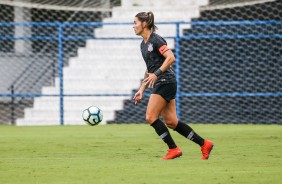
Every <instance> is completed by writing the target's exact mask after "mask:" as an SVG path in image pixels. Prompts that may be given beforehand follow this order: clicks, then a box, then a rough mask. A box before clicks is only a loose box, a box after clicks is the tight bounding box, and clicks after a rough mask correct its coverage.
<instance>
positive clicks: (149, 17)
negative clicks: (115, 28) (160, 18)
mask: <svg viewBox="0 0 282 184" xmlns="http://www.w3.org/2000/svg"><path fill="white" fill-rule="evenodd" d="M135 17H137V18H138V19H139V20H140V21H141V22H147V27H148V28H149V29H150V30H151V31H152V32H155V31H156V30H157V29H158V28H157V26H156V25H155V22H154V14H153V12H147V13H146V12H140V13H137V15H136V16H135Z"/></svg>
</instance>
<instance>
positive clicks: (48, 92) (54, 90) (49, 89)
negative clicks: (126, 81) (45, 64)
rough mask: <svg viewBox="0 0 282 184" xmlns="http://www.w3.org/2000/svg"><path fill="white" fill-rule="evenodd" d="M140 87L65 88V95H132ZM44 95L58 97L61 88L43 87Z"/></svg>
mask: <svg viewBox="0 0 282 184" xmlns="http://www.w3.org/2000/svg"><path fill="white" fill-rule="evenodd" d="M139 87H140V86H138V84H136V86H134V87H133V88H132V89H121V88H118V87H114V88H110V89H104V88H103V89H101V88H95V89H93V88H92V87H89V86H85V87H83V88H77V87H73V88H65V89H64V93H65V94H79V95H82V94H86V95H87V94H99V95H107V96H108V95H112V94H120V95H123V94H131V93H132V90H133V89H138V88H139ZM42 93H43V94H46V95H58V94H60V90H59V88H55V87H43V88H42Z"/></svg>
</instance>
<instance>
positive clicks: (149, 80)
mask: <svg viewBox="0 0 282 184" xmlns="http://www.w3.org/2000/svg"><path fill="white" fill-rule="evenodd" d="M146 74H147V75H148V77H147V78H145V79H144V80H143V82H144V83H145V84H146V85H147V86H148V87H149V88H153V87H154V84H155V82H156V80H157V78H158V77H157V76H156V75H155V74H154V73H146Z"/></svg>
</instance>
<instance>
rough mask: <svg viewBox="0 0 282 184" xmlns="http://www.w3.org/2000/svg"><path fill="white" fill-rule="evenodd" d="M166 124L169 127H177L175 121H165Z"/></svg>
mask: <svg viewBox="0 0 282 184" xmlns="http://www.w3.org/2000/svg"><path fill="white" fill-rule="evenodd" d="M165 124H166V126H167V127H168V128H171V129H175V128H176V123H174V122H173V121H169V122H165Z"/></svg>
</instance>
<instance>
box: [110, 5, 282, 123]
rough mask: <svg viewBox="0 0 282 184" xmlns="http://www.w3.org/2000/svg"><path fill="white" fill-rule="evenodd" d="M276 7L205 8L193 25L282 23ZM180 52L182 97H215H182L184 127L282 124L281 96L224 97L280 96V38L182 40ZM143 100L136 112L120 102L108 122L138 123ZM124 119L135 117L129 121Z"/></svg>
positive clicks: (224, 29)
mask: <svg viewBox="0 0 282 184" xmlns="http://www.w3.org/2000/svg"><path fill="white" fill-rule="evenodd" d="M225 3H226V2H225ZM281 6H282V2H281V1H275V2H266V3H261V4H254V5H246V6H239V7H233V6H231V7H227V8H224V9H213V8H212V10H208V9H209V7H208V6H207V7H205V8H203V9H206V10H203V11H201V16H200V18H198V19H194V21H199V20H200V21H221V20H229V21H235V20H281V19H282V14H281V12H277V10H279V9H280V10H281V9H282V7H281ZM273 7H277V8H278V9H276V8H273ZM280 28H281V25H280ZM277 30H280V31H277ZM281 30H282V29H277V26H276V25H268V26H265V25H264V27H262V26H260V25H253V26H252V25H251V26H246V25H233V26H230V25H227V26H224V25H223V26H220V27H219V26H202V25H193V26H192V28H191V29H187V30H185V31H184V35H191V34H192V35H218V34H219V33H220V34H222V35H224V34H225V35H231V36H232V35H242V34H244V33H249V34H252V33H258V32H259V33H260V34H264V32H265V33H269V32H273V33H274V34H275V33H276V34H281V33H282V32H281ZM215 44H216V45H215ZM279 45H280V46H279ZM246 47H247V48H246ZM180 48H181V51H180V53H181V67H180V68H181V87H180V89H181V92H182V93H188V94H191V93H218V94H219V96H213V97H210V96H206V97H205V96H200V97H199V96H198V97H197V96H195V97H181V107H185V106H186V108H181V112H180V117H179V118H180V119H181V120H183V121H185V122H189V123H281V122H282V114H281V110H282V109H281V104H282V98H281V97H276V96H275V97H270V96H268V97H265V96H235V97H234V96H224V93H228V92H231V93H232V92H238V93H267V92H270V93H271V92H273V93H274V92H279V91H282V84H281V82H279V81H280V80H281V79H280V78H281V65H282V60H281V39H275V38H260V39H247V38H245V39H214V38H208V39H189V40H185V39H183V40H181V47H180ZM220 93H222V94H221V95H220ZM146 101H147V100H145V101H144V102H143V103H142V104H140V105H139V106H138V107H134V104H132V103H130V101H127V102H125V104H124V109H123V110H121V111H117V112H116V119H115V120H114V121H112V122H109V123H118V122H127V123H132V122H135V123H140V122H143V121H144V113H145V109H146V108H145V107H146ZM136 108H138V110H137V111H136V110H135V109H136ZM133 112H134V113H133ZM135 112H139V113H138V114H136V113H135ZM125 114H134V115H132V118H128V116H125Z"/></svg>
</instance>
